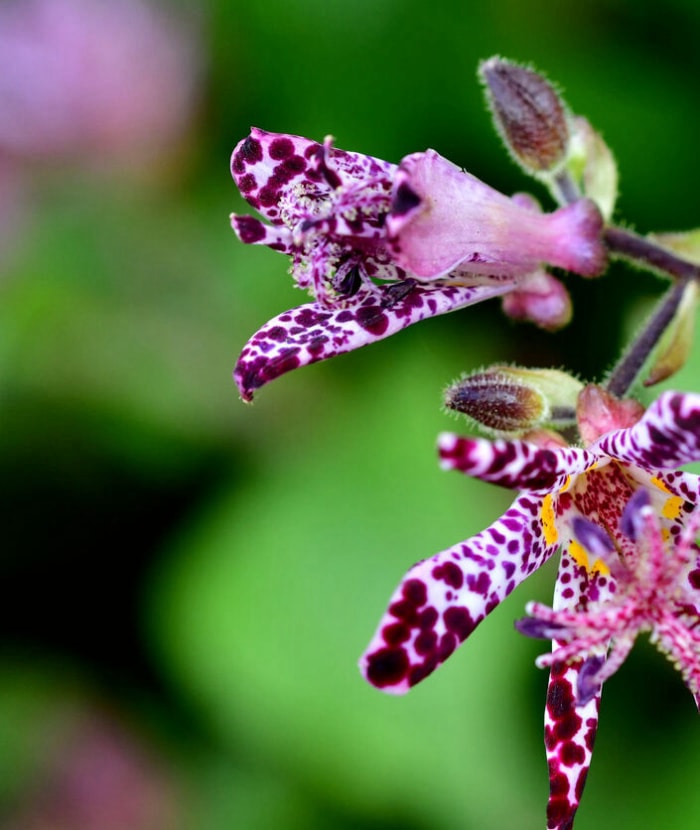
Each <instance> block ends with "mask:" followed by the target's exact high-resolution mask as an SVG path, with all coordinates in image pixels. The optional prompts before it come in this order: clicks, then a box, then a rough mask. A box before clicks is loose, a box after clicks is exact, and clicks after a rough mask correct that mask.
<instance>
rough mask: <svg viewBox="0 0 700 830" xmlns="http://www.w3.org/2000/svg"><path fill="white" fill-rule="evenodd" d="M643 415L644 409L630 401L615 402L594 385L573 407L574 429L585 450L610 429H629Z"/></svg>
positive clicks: (582, 392)
mask: <svg viewBox="0 0 700 830" xmlns="http://www.w3.org/2000/svg"><path fill="white" fill-rule="evenodd" d="M643 414H644V407H643V406H642V405H641V404H640V403H638V402H637V401H635V400H632V398H626V399H625V400H618V398H616V397H615V396H614V395H611V394H610V392H608V391H607V390H606V389H604V388H603V387H602V386H597V385H596V384H594V383H591V384H589V385H588V386H586V387H584V388H583V389H582V390H581V394H580V395H579V397H578V402H577V404H576V417H577V420H578V428H579V432H580V434H581V438H582V439H583V443H584V444H585V445H586V446H588V445H589V444H592V443H593V442H594V441H597V440H598V438H600V436H601V435H605V433H606V432H610V431H611V430H613V429H626V428H627V427H631V426H632V425H633V424H636V423H637V421H638V420H639V419H640V418H641V417H642V415H643Z"/></svg>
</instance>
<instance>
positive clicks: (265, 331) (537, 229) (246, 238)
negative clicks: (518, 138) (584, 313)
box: [231, 129, 604, 400]
mask: <svg viewBox="0 0 700 830" xmlns="http://www.w3.org/2000/svg"><path fill="white" fill-rule="evenodd" d="M421 158H425V160H426V162H427V163H428V164H429V167H430V169H431V170H432V169H434V168H435V167H437V169H438V170H443V169H444V167H445V165H446V166H447V167H448V168H449V169H450V171H451V170H452V168H453V167H454V166H453V165H451V163H450V162H448V161H446V160H445V159H442V158H441V157H440V156H438V155H437V153H434V151H428V152H427V153H418V154H416V155H415V156H410V157H409V160H412V161H408V162H407V165H408V167H409V168H411V169H414V168H415V166H416V164H418V169H419V170H420V160H421ZM454 170H457V168H454ZM231 171H232V174H233V177H234V180H235V181H236V183H237V185H238V187H239V189H240V191H241V193H242V194H243V195H244V197H245V198H246V199H247V201H248V202H249V203H250V204H251V205H252V206H253V207H254V208H255V209H256V210H257V211H259V212H260V213H261V214H262V215H263V216H264V217H265V218H266V219H267V220H268V221H269V224H268V223H265V222H263V221H261V220H260V219H257V218H255V217H252V216H238V215H236V214H234V215H232V217H231V224H232V226H233V229H234V230H235V231H236V233H237V234H238V236H239V238H240V239H241V240H242V241H243V242H246V243H251V244H261V245H267V246H268V247H271V248H273V249H274V250H277V251H280V252H282V253H284V254H287V255H288V256H289V257H291V261H292V267H291V270H292V274H293V276H294V278H295V280H296V283H297V285H298V286H299V287H300V288H305V289H307V290H309V291H310V293H311V294H312V295H313V297H314V301H313V302H311V303H307V304H305V305H302V306H300V307H299V308H295V309H291V310H289V311H286V312H284V313H282V314H280V315H279V316H277V317H275V318H274V319H272V320H270V321H269V322H268V323H267V324H266V325H264V326H263V327H262V328H261V329H260V330H259V331H258V332H257V333H256V334H254V335H253V337H252V338H251V340H250V341H249V342H248V343H247V345H246V346H245V348H244V349H243V351H242V353H241V356H240V358H239V360H238V363H237V365H236V368H235V371H234V378H235V380H236V383H237V384H238V387H239V390H240V392H241V396H242V397H243V398H244V400H251V399H252V397H253V393H254V391H255V390H256V389H258V388H260V387H261V386H263V385H264V384H265V383H268V382H269V381H271V380H273V379H274V378H276V377H279V376H280V375H282V374H284V373H285V372H287V371H290V370H291V369H294V368H297V367H299V366H305V365H308V364H310V363H315V362H317V361H319V360H324V359H326V358H329V357H333V356H335V355H338V354H342V353H344V352H348V351H351V350H352V349H357V348H359V347H361V346H364V345H366V344H368V343H371V342H374V341H375V340H380V339H383V338H385V337H388V336H389V335H391V334H393V333H395V332H397V331H399V330H400V329H403V328H405V327H406V326H409V325H411V324H412V323H415V322H418V321H419V320H423V319H425V318H427V317H432V316H436V315H438V314H444V313H446V312H449V311H454V310H457V309H460V308H464V307H465V306H469V305H473V304H474V303H477V302H480V301H482V300H486V299H489V298H491V297H494V296H501V295H505V294H507V293H508V292H517V293H518V298H519V299H518V300H516V303H515V305H514V306H513V308H514V309H515V311H514V314H515V316H520V317H527V318H528V319H532V320H534V321H535V322H537V323H538V324H540V325H542V326H544V327H547V328H552V327H556V326H557V325H561V324H563V323H565V322H566V321H567V320H568V316H569V309H568V305H567V298H566V296H563V297H562V296H560V295H561V293H562V292H563V291H564V289H563V288H561V290H560V286H559V284H558V283H557V284H556V285H555V284H553V282H552V281H554V282H555V283H556V281H555V280H554V278H553V277H552V278H551V279H550V278H543V277H542V270H541V267H540V265H541V263H542V262H550V263H552V264H554V265H559V266H561V267H564V268H566V267H569V268H570V269H571V270H578V271H579V272H580V273H583V274H588V273H593V272H594V271H595V272H598V271H599V270H600V269H601V268H602V267H603V262H604V249H603V246H602V243H601V241H600V230H601V226H600V217H599V215H598V213H597V211H596V209H595V208H594V207H593V205H592V204H591V203H589V202H585V201H584V202H581V203H580V204H575V205H570V206H567V207H566V208H561V209H559V210H558V211H556V212H555V213H553V214H551V215H550V216H546V215H543V214H539V213H537V212H536V211H533V210H530V209H529V208H525V207H523V206H522V204H520V203H518V201H517V200H513V199H509V198H508V197H506V196H503V195H502V194H500V193H497V192H496V191H495V190H492V189H491V188H490V187H488V186H487V185H485V184H483V183H481V182H478V180H476V179H474V178H473V177H467V174H461V173H460V176H464V177H465V178H464V179H460V180H459V181H455V180H454V179H453V178H452V177H451V175H447V176H445V175H443V176H435V177H433V178H432V179H430V178H429V179H428V180H427V181H426V182H425V188H422V187H419V185H418V184H416V183H413V184H411V182H413V179H411V180H410V182H409V181H408V180H407V179H406V176H407V175H408V174H407V171H403V172H401V171H400V168H399V167H397V166H396V165H393V164H390V163H389V162H386V161H381V160H380V159H376V158H373V157H371V156H365V155H362V154H359V153H351V152H347V151H344V150H338V149H336V148H335V147H333V146H332V142H331V139H330V138H327V139H326V140H325V141H324V142H323V144H319V143H317V142H314V141H310V140H309V139H306V138H301V137H299V136H293V135H279V134H275V133H267V132H264V131H263V130H259V129H253V130H252V131H251V134H250V135H249V136H248V137H247V138H246V139H244V140H243V141H241V142H240V143H239V144H238V146H237V147H236V149H235V150H234V152H233V156H232V159H231ZM399 174H400V175H399ZM475 182H478V186H477V185H475ZM419 191H420V192H419ZM470 199H473V200H474V202H475V204H474V206H473V208H472V211H471V214H470V216H469V217H468V224H467V225H462V226H461V227H458V224H459V222H462V219H463V218H464V217H462V218H460V219H459V220H458V222H455V220H454V219H453V218H452V217H451V206H453V207H455V209H457V208H459V209H462V208H463V207H464V205H465V204H466V203H468V202H469V200H470ZM436 205H437V206H439V209H436V207H435V206H436ZM426 212H427V213H426ZM426 217H427V218H426ZM416 234H417V235H418V237H419V239H418V240H417V241H415V242H412V240H416ZM455 234H457V237H459V238H460V239H461V240H462V245H461V248H460V250H459V252H458V254H455V245H456V238H455ZM389 237H391V238H389ZM465 240H466V241H465ZM444 245H447V248H446V251H445V252H442V251H441V249H442V247H443V246H444ZM465 246H466V248H467V249H468V253H467V254H465ZM475 246H476V247H475ZM521 249H522V250H521ZM416 250H417V251H419V252H420V254H421V256H423V255H424V254H425V253H426V252H428V253H429V252H430V251H433V252H434V253H433V259H437V260H438V261H439V267H438V268H437V269H436V268H435V267H434V263H433V262H432V261H431V265H430V266H429V267H426V266H425V265H424V263H423V262H422V261H419V258H418V257H417V256H414V254H415V252H416ZM466 259H469V263H467V262H466V261H465V260H466ZM456 262H458V264H459V268H457V269H456V270H454V271H453V269H452V265H453V264H455V263H456ZM377 281H379V282H377ZM540 307H541V313H540V312H539V311H538V309H539V308H540Z"/></svg>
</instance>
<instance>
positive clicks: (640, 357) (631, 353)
mask: <svg viewBox="0 0 700 830" xmlns="http://www.w3.org/2000/svg"><path fill="white" fill-rule="evenodd" d="M680 262H682V260H680ZM684 264H685V265H686V266H688V265H689V263H684ZM693 269H694V274H693V276H696V273H695V272H696V271H697V269H695V267H694V266H693ZM693 276H686V277H684V278H683V279H679V280H677V281H676V282H675V283H674V284H673V285H672V286H671V288H670V289H669V290H668V291H667V292H666V294H664V296H663V297H662V299H661V301H660V302H659V304H658V305H657V306H656V309H655V310H654V312H653V314H652V315H651V317H650V318H649V319H648V320H647V323H646V325H645V326H644V327H643V328H642V330H641V331H640V332H639V334H638V335H637V337H636V338H635V339H634V340H633V341H632V344H631V345H630V347H629V348H628V349H627V351H626V352H625V353H624V354H623V355H622V357H621V358H620V360H619V362H618V364H617V366H615V368H614V369H613V370H612V372H611V373H610V375H609V377H608V379H607V381H606V383H605V384H604V386H605V388H606V389H607V390H608V392H610V393H611V394H613V395H615V396H616V397H618V398H622V397H624V396H625V395H626V394H627V393H628V392H629V390H630V388H631V386H632V385H633V384H634V382H635V381H636V379H637V376H638V375H639V373H640V371H641V369H642V366H643V365H644V363H645V361H646V359H647V358H648V357H649V355H650V354H651V353H652V351H653V350H654V348H655V346H656V345H657V344H658V342H659V340H660V339H661V337H662V336H663V333H664V332H665V331H666V329H667V328H668V325H669V323H670V322H671V320H673V317H674V315H675V313H676V311H677V310H678V306H679V305H680V303H681V300H682V299H683V294H684V293H685V289H686V287H687V285H688V282H689V281H690V280H691V279H692V278H693Z"/></svg>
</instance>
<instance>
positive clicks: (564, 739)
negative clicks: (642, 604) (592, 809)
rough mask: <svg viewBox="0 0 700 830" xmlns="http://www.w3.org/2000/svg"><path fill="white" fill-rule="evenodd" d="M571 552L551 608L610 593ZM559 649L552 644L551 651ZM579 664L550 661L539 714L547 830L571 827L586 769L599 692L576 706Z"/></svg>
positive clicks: (608, 585)
mask: <svg viewBox="0 0 700 830" xmlns="http://www.w3.org/2000/svg"><path fill="white" fill-rule="evenodd" d="M572 524H573V522H572ZM579 544H580V543H579ZM574 552H575V553H576V554H577V555H576V557H575V556H573V555H572V553H571V550H570V549H569V548H567V547H565V549H564V550H563V551H562V555H561V560H560V562H559V570H558V573H557V581H556V584H555V589H554V601H553V607H554V608H556V609H564V608H571V609H573V608H579V607H585V606H586V605H587V604H588V602H589V600H590V599H592V598H596V599H597V598H599V597H600V596H601V592H602V593H604V594H605V596H609V595H610V592H611V590H614V589H613V588H612V583H611V581H610V579H607V578H606V577H605V576H604V575H602V574H601V571H600V569H599V568H595V567H594V568H593V569H591V568H590V565H592V564H593V559H592V557H591V558H590V559H589V558H586V559H585V560H584V561H583V564H582V559H581V556H580V554H579V552H578V549H576V548H574ZM601 581H602V582H603V584H602V585H601ZM563 645H564V643H563V642H558V641H554V642H553V643H552V648H553V651H556V649H557V648H559V647H561V646H563ZM603 653H604V650H601V649H597V651H596V654H595V655H592V656H597V657H602V656H603ZM584 665H585V664H584V660H583V658H581V659H577V660H575V661H573V662H572V663H570V664H566V663H563V662H560V661H559V662H555V663H554V664H553V665H552V666H551V668H550V673H549V683H548V686H547V702H546V706H545V712H544V746H545V752H546V754H547V766H548V769H549V800H548V802H547V828H548V830H571V828H572V827H573V821H574V815H575V814H576V810H577V808H578V805H579V802H580V800H581V795H582V793H583V787H584V784H585V783H586V776H587V775H588V768H589V767H590V765H591V757H592V754H593V744H594V742H595V736H596V731H597V729H598V710H599V708H600V696H601V690H598V692H597V693H593V694H592V695H589V699H588V701H587V702H586V703H585V704H583V705H580V704H579V703H578V699H579V697H580V694H581V691H582V690H581V689H580V687H579V676H580V674H581V671H582V669H584ZM584 691H589V690H584Z"/></svg>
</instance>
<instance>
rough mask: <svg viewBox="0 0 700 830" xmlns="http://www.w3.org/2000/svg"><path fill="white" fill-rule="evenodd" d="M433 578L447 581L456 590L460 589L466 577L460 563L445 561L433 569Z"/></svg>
mask: <svg viewBox="0 0 700 830" xmlns="http://www.w3.org/2000/svg"><path fill="white" fill-rule="evenodd" d="M432 576H433V579H437V580H441V581H442V582H445V583H447V584H448V585H450V586H451V587H452V588H454V589H455V590H456V591H458V590H459V589H460V588H461V587H462V585H463V584H464V577H463V576H462V571H461V570H460V568H459V566H458V565H455V563H454V562H443V564H442V565H438V566H436V567H435V568H434V569H433V573H432Z"/></svg>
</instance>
